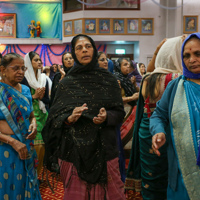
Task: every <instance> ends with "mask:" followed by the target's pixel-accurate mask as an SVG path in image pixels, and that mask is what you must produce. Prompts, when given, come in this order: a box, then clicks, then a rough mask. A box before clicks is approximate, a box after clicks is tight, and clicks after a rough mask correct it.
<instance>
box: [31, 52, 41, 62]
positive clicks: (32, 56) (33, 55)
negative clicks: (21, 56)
mask: <svg viewBox="0 0 200 200" xmlns="http://www.w3.org/2000/svg"><path fill="white" fill-rule="evenodd" d="M36 55H38V56H39V54H38V53H36V52H35V51H30V52H29V58H30V60H31V61H32V60H33V58H34V57H35V56H36Z"/></svg>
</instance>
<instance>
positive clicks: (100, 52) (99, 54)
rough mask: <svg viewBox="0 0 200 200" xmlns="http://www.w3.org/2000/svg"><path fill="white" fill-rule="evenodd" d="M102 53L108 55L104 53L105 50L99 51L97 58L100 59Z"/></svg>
mask: <svg viewBox="0 0 200 200" xmlns="http://www.w3.org/2000/svg"><path fill="white" fill-rule="evenodd" d="M102 54H105V56H106V57H107V55H106V53H104V52H103V51H98V54H97V59H99V57H100V56H101V55H102Z"/></svg>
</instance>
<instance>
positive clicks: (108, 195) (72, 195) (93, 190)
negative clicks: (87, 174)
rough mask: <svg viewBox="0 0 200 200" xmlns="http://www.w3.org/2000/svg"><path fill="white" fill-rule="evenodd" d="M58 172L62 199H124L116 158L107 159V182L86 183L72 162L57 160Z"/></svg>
mask: <svg viewBox="0 0 200 200" xmlns="http://www.w3.org/2000/svg"><path fill="white" fill-rule="evenodd" d="M59 164H60V174H61V178H62V180H63V185H64V190H65V193H64V200H105V199H106V200H125V199H126V198H125V195H124V184H123V182H122V181H121V176H120V172H119V162H118V158H115V159H113V160H110V161H107V176H108V183H107V185H106V187H103V186H102V185H100V184H95V185H92V184H90V185H89V184H87V183H86V182H85V181H83V180H81V179H80V178H79V177H78V174H77V170H76V168H75V166H74V165H73V164H72V163H69V162H66V161H61V160H59Z"/></svg>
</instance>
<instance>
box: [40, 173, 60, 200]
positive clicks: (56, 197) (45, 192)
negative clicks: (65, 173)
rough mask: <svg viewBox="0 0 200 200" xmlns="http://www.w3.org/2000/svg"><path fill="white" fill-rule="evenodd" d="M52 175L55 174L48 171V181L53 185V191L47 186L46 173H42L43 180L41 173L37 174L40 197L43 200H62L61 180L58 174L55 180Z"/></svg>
mask: <svg viewBox="0 0 200 200" xmlns="http://www.w3.org/2000/svg"><path fill="white" fill-rule="evenodd" d="M52 175H54V176H55V174H53V173H51V172H49V171H48V181H49V183H50V184H51V186H52V187H53V184H54V187H53V192H52V190H51V189H50V187H49V184H48V181H47V173H44V175H43V181H42V173H41V174H40V176H39V180H40V181H41V183H40V193H41V196H42V199H45V200H62V199H63V196H64V189H63V183H62V181H61V178H60V175H58V177H57V180H58V181H57V180H56V177H54V179H53V177H52Z"/></svg>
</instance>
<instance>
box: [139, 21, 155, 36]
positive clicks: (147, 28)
mask: <svg viewBox="0 0 200 200" xmlns="http://www.w3.org/2000/svg"><path fill="white" fill-rule="evenodd" d="M140 34H142V35H153V34H154V19H153V18H143V19H141V33H140Z"/></svg>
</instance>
